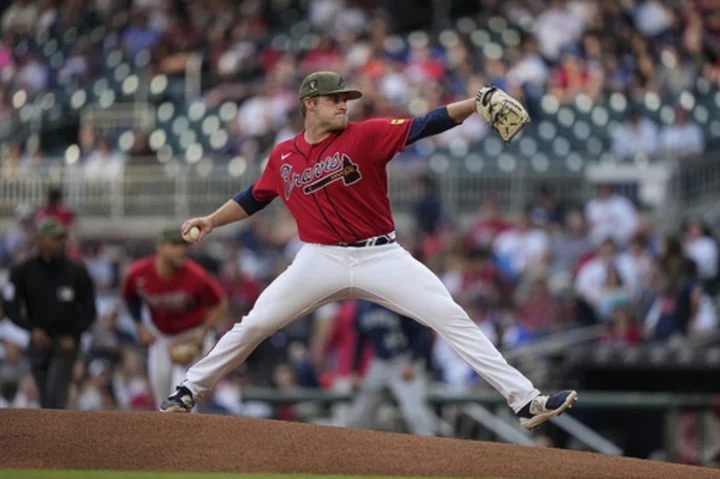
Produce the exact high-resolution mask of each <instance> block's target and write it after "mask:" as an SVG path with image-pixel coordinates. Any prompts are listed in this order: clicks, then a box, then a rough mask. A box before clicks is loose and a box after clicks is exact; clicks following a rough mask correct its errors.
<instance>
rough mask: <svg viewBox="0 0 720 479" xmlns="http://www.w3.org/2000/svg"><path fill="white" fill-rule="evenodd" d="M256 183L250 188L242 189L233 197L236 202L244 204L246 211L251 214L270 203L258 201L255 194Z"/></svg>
mask: <svg viewBox="0 0 720 479" xmlns="http://www.w3.org/2000/svg"><path fill="white" fill-rule="evenodd" d="M254 187H255V185H254V184H253V185H251V186H250V187H249V188H246V189H244V190H242V191H241V192H240V193H238V194H237V195H235V196H234V197H233V200H235V203H237V204H239V205H240V206H242V208H243V209H244V210H245V212H246V213H247V214H248V216H249V215H252V214H255V213H257V212H258V211H260V210H261V209H263V208H265V207H266V206H267V205H269V204H270V202H269V201H258V200H256V199H255V197H254V196H253V188H254Z"/></svg>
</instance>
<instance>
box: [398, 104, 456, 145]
mask: <svg viewBox="0 0 720 479" xmlns="http://www.w3.org/2000/svg"><path fill="white" fill-rule="evenodd" d="M459 124H460V123H457V122H455V120H453V119H452V118H450V115H448V111H447V106H440V107H437V108H435V109H434V110H431V111H430V112H428V113H427V115H423V116H421V117H418V118H415V119H414V120H413V122H412V127H411V128H410V134H409V135H408V139H407V143H406V144H408V145H409V144H411V143H414V142H416V141H418V140H422V139H423V138H427V137H428V136H432V135H437V134H438V133H442V132H443V131H446V130H449V129H450V128H453V127H456V126H458V125H459Z"/></svg>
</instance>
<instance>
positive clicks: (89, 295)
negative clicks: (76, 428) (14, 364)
mask: <svg viewBox="0 0 720 479" xmlns="http://www.w3.org/2000/svg"><path fill="white" fill-rule="evenodd" d="M65 236H66V231H65V228H64V227H63V226H62V225H61V224H60V223H59V222H58V221H56V220H53V219H49V220H45V221H43V222H42V223H41V224H40V225H39V226H38V250H39V251H38V254H37V255H35V256H33V257H31V258H30V259H28V260H27V261H25V262H23V263H21V264H19V265H17V266H16V267H14V268H13V269H12V271H11V272H10V280H9V282H8V283H7V284H6V285H5V286H4V288H3V294H2V300H3V310H4V311H5V314H6V315H7V317H8V318H10V320H11V321H13V322H14V323H16V324H17V325H18V326H20V327H22V328H25V329H27V330H28V331H30V333H31V336H30V345H29V346H28V354H29V355H30V359H31V365H32V372H33V376H34V377H35V382H36V383H37V387H38V391H39V393H40V405H41V406H42V407H43V408H52V409H64V408H65V407H66V404H67V397H68V389H69V387H70V381H71V380H72V370H73V365H74V363H75V359H76V357H77V354H78V350H79V345H80V336H81V335H82V333H83V332H84V331H85V330H86V329H87V328H88V327H89V326H90V325H91V324H92V322H93V321H94V320H95V288H94V286H93V283H92V280H91V279H90V275H89V274H88V272H87V270H86V269H85V267H84V266H83V265H81V264H78V263H75V262H73V261H71V260H70V259H68V258H66V257H65V254H64V248H65Z"/></svg>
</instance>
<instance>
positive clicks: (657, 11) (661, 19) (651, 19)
mask: <svg viewBox="0 0 720 479" xmlns="http://www.w3.org/2000/svg"><path fill="white" fill-rule="evenodd" d="M633 18H634V21H635V26H636V27H637V29H638V30H639V31H640V32H641V33H642V34H643V35H646V36H648V37H654V36H657V35H659V34H661V33H663V32H664V31H665V30H667V29H668V28H670V25H671V22H672V15H671V14H670V12H669V11H668V7H667V6H666V5H664V4H663V3H662V2H660V1H659V0H645V1H644V2H642V3H641V4H640V5H639V6H638V7H637V8H636V9H635V12H634V16H633Z"/></svg>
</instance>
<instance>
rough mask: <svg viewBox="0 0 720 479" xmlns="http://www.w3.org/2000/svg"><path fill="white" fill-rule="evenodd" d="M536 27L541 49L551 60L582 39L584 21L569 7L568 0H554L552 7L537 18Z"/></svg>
mask: <svg viewBox="0 0 720 479" xmlns="http://www.w3.org/2000/svg"><path fill="white" fill-rule="evenodd" d="M534 28H535V37H536V38H537V39H538V43H539V45H540V51H541V52H542V53H543V55H544V56H545V57H547V58H549V59H550V60H556V59H557V58H558V56H559V54H560V51H561V50H562V49H563V48H564V47H567V46H569V45H571V44H572V43H575V42H577V41H578V40H579V39H580V36H581V35H582V32H583V28H584V21H583V18H582V17H581V16H580V15H578V14H577V13H576V12H574V11H572V10H571V9H570V8H569V7H568V4H567V1H566V0H552V2H550V8H548V9H547V10H545V11H543V12H542V13H541V14H540V15H539V16H538V17H537V19H536V20H535V25H534Z"/></svg>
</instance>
